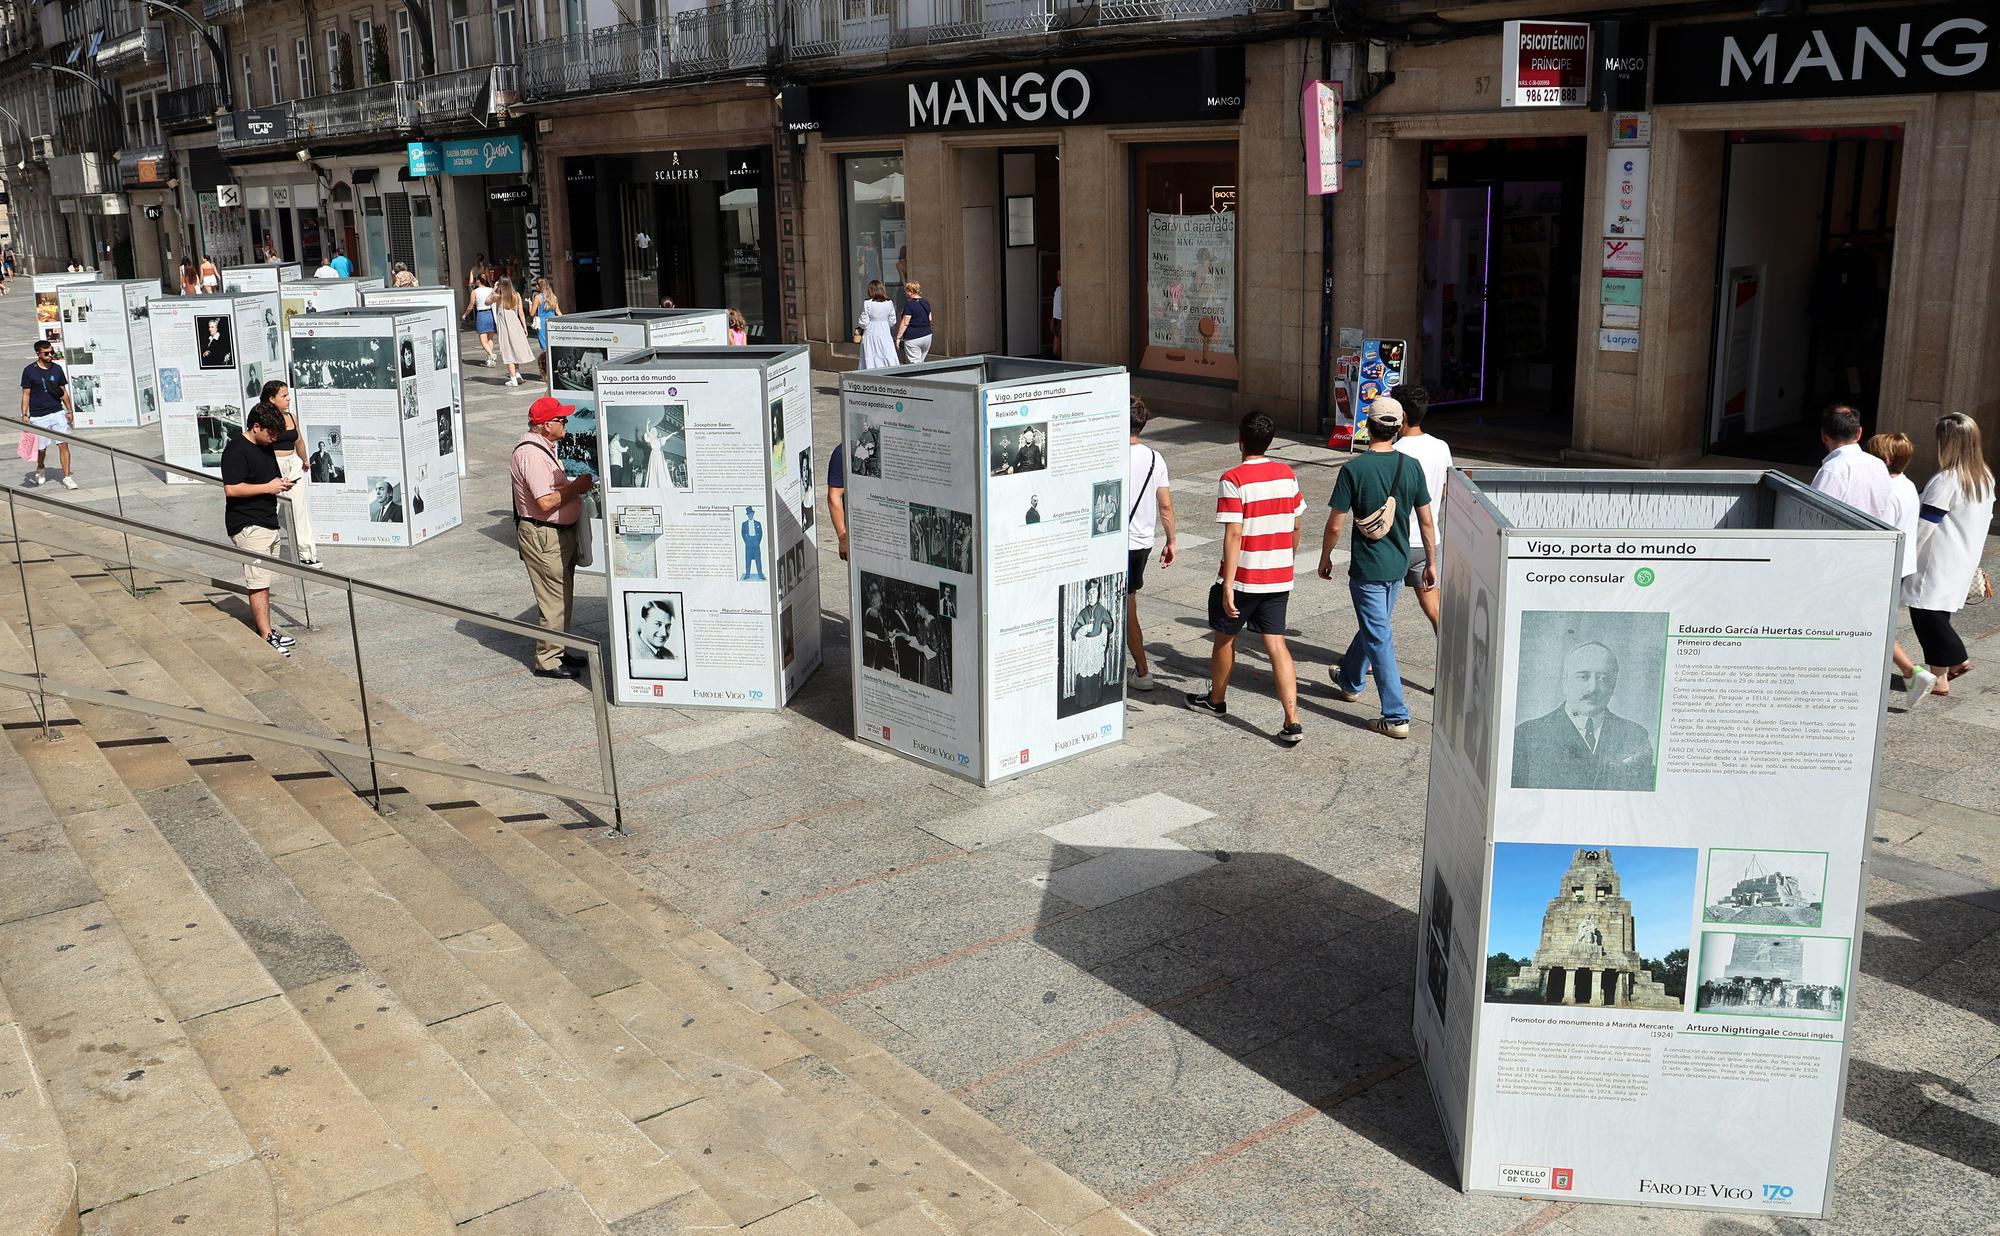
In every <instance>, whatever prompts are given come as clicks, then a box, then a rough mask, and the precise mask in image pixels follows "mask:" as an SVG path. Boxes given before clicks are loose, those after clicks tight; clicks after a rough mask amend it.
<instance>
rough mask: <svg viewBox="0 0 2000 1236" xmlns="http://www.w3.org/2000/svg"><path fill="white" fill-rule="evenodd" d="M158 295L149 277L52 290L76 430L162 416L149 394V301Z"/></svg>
mask: <svg viewBox="0 0 2000 1236" xmlns="http://www.w3.org/2000/svg"><path fill="white" fill-rule="evenodd" d="M159 295H160V285H159V284H158V283H157V282H155V281H153V280H151V279H123V280H105V281H102V282H92V283H70V284H65V285H64V286H62V287H60V288H58V289H57V290H56V303H57V305H58V308H59V313H60V317H61V324H62V330H63V336H64V338H63V344H64V347H63V355H64V358H65V359H64V361H63V367H64V369H65V370H67V371H68V373H69V391H70V398H71V399H72V400H74V401H75V404H76V411H75V415H74V416H73V418H72V422H73V423H74V424H75V426H76V427H77V428H78V429H110V428H123V427H129V426H134V425H151V424H152V423H154V422H155V421H157V420H159V419H160V405H159V398H158V396H157V395H155V394H154V393H153V334H152V331H151V330H150V329H149V328H148V327H147V324H146V319H147V315H148V314H149V313H150V312H151V311H150V309H149V308H148V302H149V301H151V300H153V299H155V298H156V297H158V296H159Z"/></svg>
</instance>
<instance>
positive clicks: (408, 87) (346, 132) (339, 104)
mask: <svg viewBox="0 0 2000 1236" xmlns="http://www.w3.org/2000/svg"><path fill="white" fill-rule="evenodd" d="M415 94H416V89H415V85H414V83H411V82H384V83H382V84H381V85H379V86H363V87H362V88H361V89H359V90H343V91H341V92H340V93H339V94H322V95H315V96H313V97H312V98H310V99H300V100H299V101H298V102H297V103H294V104H292V135H293V136H294V137H297V138H300V139H303V140H311V139H313V138H327V137H351V136H353V135H355V134H357V133H397V132H402V131H403V130H406V129H408V128H409V127H410V125H411V122H412V120H413V118H414V117H415V115H416V103H415V98H414V96H415Z"/></svg>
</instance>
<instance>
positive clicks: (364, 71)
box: [354, 17, 375, 86]
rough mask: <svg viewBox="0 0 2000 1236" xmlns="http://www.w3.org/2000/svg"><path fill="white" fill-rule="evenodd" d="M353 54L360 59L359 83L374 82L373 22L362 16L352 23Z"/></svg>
mask: <svg viewBox="0 0 2000 1236" xmlns="http://www.w3.org/2000/svg"><path fill="white" fill-rule="evenodd" d="M354 54H355V58H356V59H358V60H359V61H361V65H360V72H361V84H362V85H364V86H372V85H374V84H375V23H374V21H372V20H371V19H369V18H366V17H364V18H362V19H361V20H359V21H357V22H355V23H354Z"/></svg>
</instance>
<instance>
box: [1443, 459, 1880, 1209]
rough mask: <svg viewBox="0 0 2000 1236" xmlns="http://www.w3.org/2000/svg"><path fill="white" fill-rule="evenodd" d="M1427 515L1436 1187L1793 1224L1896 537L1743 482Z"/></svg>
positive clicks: (1479, 505) (1838, 1069)
mask: <svg viewBox="0 0 2000 1236" xmlns="http://www.w3.org/2000/svg"><path fill="white" fill-rule="evenodd" d="M1443 505H1444V525H1443V553H1444V563H1443V581H1442V592H1443V597H1444V600H1443V604H1444V613H1443V623H1442V627H1441V632H1440V641H1439V647H1438V672H1437V682H1438V694H1437V700H1436V707H1435V711H1434V718H1435V720H1434V724H1433V727H1432V737H1431V765H1430V768H1431V772H1430V796H1429V807H1428V821H1427V823H1426V825H1425V831H1424V860H1423V876H1422V885H1421V903H1420V906H1419V917H1418V939H1419V947H1418V950H1417V954H1418V955H1417V983H1416V1005H1415V1009H1414V1011H1413V1013H1412V1019H1413V1030H1414V1033H1415V1036H1416V1040H1417V1047H1418V1055H1419V1057H1420V1058H1421V1059H1422V1060H1423V1062H1424V1069H1425V1072H1426V1074H1427V1075H1428V1077H1429V1079H1430V1085H1431V1093H1432V1097H1433V1098H1434V1099H1435V1100H1436V1103H1437V1108H1438V1113H1439V1117H1440V1120H1441V1122H1442V1124H1443V1126H1444V1131H1445V1141H1446V1144H1447V1145H1448V1146H1449V1148H1450V1150H1451V1152H1452V1157H1453V1159H1454V1160H1455V1162H1456V1163H1457V1165H1458V1167H1459V1176H1460V1183H1461V1184H1462V1186H1463V1187H1464V1188H1465V1189H1466V1190H1467V1191H1469V1192H1478V1193H1499V1194H1506V1195H1509V1196H1516V1197H1518V1196H1531V1197H1544V1198H1547V1199H1549V1200H1551V1201H1566V1202H1584V1201H1591V1202H1625V1203H1635V1204H1640V1205H1660V1206H1696V1207H1702V1208H1708V1209H1717V1210H1745V1211H1763V1212H1770V1213H1780V1214H1796V1215H1824V1214H1825V1213H1826V1212H1827V1209H1828V1207H1829V1204H1830V1201H1831V1172H1832V1168H1833V1162H1834V1151H1835V1139H1836V1137H1837V1135H1838V1132H1839V1129H1840V1120H1841V1105H1842V1097H1843V1094H1844V1091H1845V1082H1846V1076H1847V1045H1848V1042H1849V1038H1850V1035H1851V1033H1852V1030H1853V1007H1854V995H1855V988H1856V981H1857V979H1858V977H1859V975H1860V973H1861V970H1860V956H1859V946H1860V943H1861V914H1862V909H1863V896H1862V892H1863V884H1864V880H1865V877H1866V868H1867V852H1868V840H1869V834H1870V829H1871V824H1872V821H1873V819H1874V810H1875V773H1876V768H1877V766H1878V765H1879V763H1880V760H1881V753H1882V727H1881V719H1882V714H1883V712H1884V709H1885V706H1886V696H1887V692H1888V678H1889V649H1890V646H1891V644H1892V643H1893V641H1894V637H1895V630H1896V618H1895V607H1896V596H1897V587H1898V583H1899V574H1898V571H1897V562H1898V557H1897V555H1898V540H1899V538H1898V535H1897V533H1896V532H1895V531H1894V530H1893V529H1890V528H1889V527H1887V526H1886V525H1883V524H1880V523H1878V522H1876V521H1875V520H1873V519H1870V518H1868V517H1867V516H1864V515H1862V514H1860V513H1859V512H1857V511H1855V510H1854V509H1853V508H1851V507H1848V506H1846V505H1844V504H1843V503H1840V502H1836V501H1833V500H1831V499H1829V498H1826V497H1824V496H1822V495H1820V494H1818V493H1815V492H1813V491H1812V490H1810V489H1808V488H1806V487H1805V486H1803V485H1801V484H1799V483H1798V482H1796V481H1794V480H1792V479H1791V478H1789V477H1786V476H1783V475H1781V474H1779V473H1776V472H1764V473H1759V472H1553V471H1526V470H1523V471H1503V470H1491V471H1487V470H1482V471H1474V472H1470V473H1467V472H1454V473H1453V474H1452V476H1451V480H1450V483H1449V484H1448V485H1447V486H1446V490H1445V497H1444V503H1443ZM1545 529H1546V531H1545ZM1903 552H1908V549H1907V547H1905V548H1904V551H1903ZM1739 1111H1741V1112H1756V1113H1758V1115H1757V1116H1755V1117H1746V1118H1744V1119H1734V1118H1731V1117H1730V1115H1729V1113H1732V1112H1739Z"/></svg>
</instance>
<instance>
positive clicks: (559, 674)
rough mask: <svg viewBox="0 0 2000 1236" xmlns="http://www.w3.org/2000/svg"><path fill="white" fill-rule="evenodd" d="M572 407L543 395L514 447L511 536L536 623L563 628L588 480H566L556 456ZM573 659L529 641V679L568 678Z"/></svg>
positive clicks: (557, 646)
mask: <svg viewBox="0 0 2000 1236" xmlns="http://www.w3.org/2000/svg"><path fill="white" fill-rule="evenodd" d="M575 412H576V409H575V408H574V407H573V406H571V405H569V404H566V403H561V402H559V401H557V400H556V399H554V398H553V397H551V396H548V395H544V396H542V397H541V398H540V399H537V400H535V402H534V405H533V406H532V407H530V408H529V409H528V432H527V433H525V434H523V435H521V440H520V441H519V442H516V443H515V444H514V466H513V472H514V537H515V540H516V541H517V542H518V543H519V545H520V550H521V565H523V566H525V567H527V568H528V584H529V586H530V587H532V588H533V589H534V590H535V604H536V605H537V606H538V607H540V609H541V611H542V625H543V626H545V627H548V628H550V629H552V630H556V631H567V630H569V611H570V601H571V598H572V597H573V596H574V595H575V592H576V536H577V519H578V517H579V516H581V515H582V514H583V503H582V501H581V499H582V497H583V495H584V494H587V493H589V492H590V488H591V486H592V485H594V484H596V481H595V479H594V478H592V477H590V476H579V477H576V478H575V479H571V478H570V477H569V476H568V475H567V474H566V473H565V472H564V471H563V466H562V460H561V459H559V458H557V456H556V443H558V442H560V441H562V437H563V433H564V432H565V431H566V430H567V428H568V424H567V422H568V420H569V417H570V416H571V415H572V414H574V413H575ZM581 662H582V658H581V657H579V656H574V655H571V656H565V655H564V654H563V649H562V645H561V644H550V643H544V642H542V641H540V640H537V641H535V677H537V678H574V677H576V673H577V668H576V667H577V666H578V665H579V664H580V663H581Z"/></svg>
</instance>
